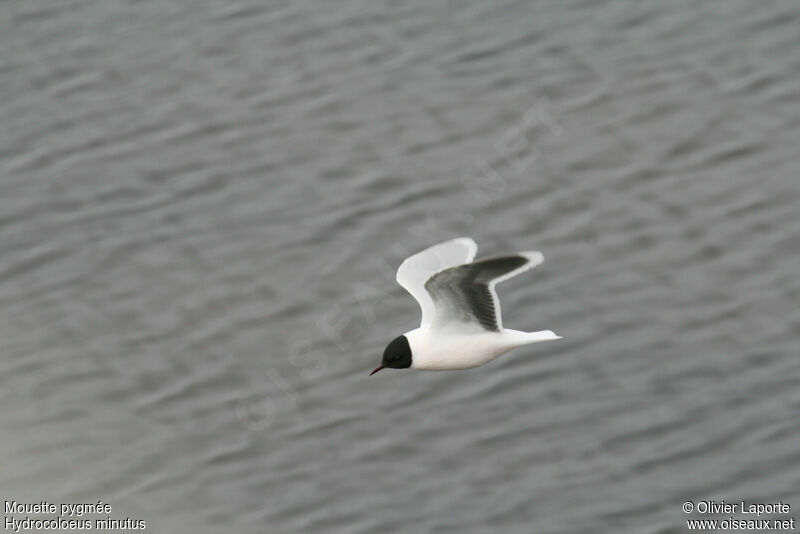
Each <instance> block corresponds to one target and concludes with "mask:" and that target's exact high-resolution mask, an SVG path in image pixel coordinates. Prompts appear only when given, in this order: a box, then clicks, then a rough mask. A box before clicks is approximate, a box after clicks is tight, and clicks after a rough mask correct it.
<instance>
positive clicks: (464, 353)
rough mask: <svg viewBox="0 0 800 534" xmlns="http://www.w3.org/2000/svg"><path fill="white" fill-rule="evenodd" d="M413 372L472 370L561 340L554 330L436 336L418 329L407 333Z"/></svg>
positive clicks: (427, 330) (462, 333) (446, 333)
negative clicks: (524, 349) (515, 352)
mask: <svg viewBox="0 0 800 534" xmlns="http://www.w3.org/2000/svg"><path fill="white" fill-rule="evenodd" d="M405 336H406V337H407V338H408V343H409V345H410V347H411V353H412V354H413V355H414V358H413V360H412V361H411V368H412V369H421V370H425V371H446V370H456V369H471V368H472V367H478V366H479V365H483V364H485V363H488V362H490V361H492V360H494V359H495V358H497V357H498V356H502V355H503V354H505V353H506V352H508V351H510V350H513V349H515V348H517V347H522V346H525V345H530V344H532V343H539V342H541V341H550V340H554V339H561V336H558V335H556V334H555V333H554V332H553V331H551V330H542V331H540V332H521V331H519V330H511V329H508V328H504V329H503V330H501V331H500V332H489V331H484V332H479V333H475V332H457V331H454V332H436V331H431V329H427V328H417V329H415V330H411V331H410V332H406V333H405Z"/></svg>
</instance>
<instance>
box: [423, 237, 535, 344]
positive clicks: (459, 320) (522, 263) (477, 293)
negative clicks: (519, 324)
mask: <svg viewBox="0 0 800 534" xmlns="http://www.w3.org/2000/svg"><path fill="white" fill-rule="evenodd" d="M542 261H543V257H542V255H541V253H539V252H520V253H518V254H514V255H511V256H502V257H497V258H488V259H485V260H479V261H476V262H472V263H468V264H465V265H458V266H456V267H450V268H448V269H444V270H442V271H439V272H438V273H436V274H434V275H433V276H431V277H430V278H429V279H428V281H427V282H426V283H425V289H426V291H427V292H428V294H429V295H430V297H431V300H433V303H434V307H435V316H434V320H433V323H432V324H431V326H432V327H434V328H443V327H448V326H453V325H459V326H465V327H477V328H481V329H484V330H488V331H493V332H498V331H500V330H501V329H502V328H503V323H502V318H501V314H500V304H499V302H498V301H497V294H496V293H495V291H494V286H495V284H497V283H498V282H501V281H503V280H506V279H508V278H511V277H512V276H515V275H517V274H519V273H521V272H524V271H526V270H528V269H530V268H531V267H533V266H535V265H538V264H539V263H541V262H542Z"/></svg>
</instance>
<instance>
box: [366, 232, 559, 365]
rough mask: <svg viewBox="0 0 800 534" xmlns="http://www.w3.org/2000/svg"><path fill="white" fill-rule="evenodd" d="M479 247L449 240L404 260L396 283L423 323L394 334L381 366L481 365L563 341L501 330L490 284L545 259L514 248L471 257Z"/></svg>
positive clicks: (463, 240)
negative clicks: (408, 296)
mask: <svg viewBox="0 0 800 534" xmlns="http://www.w3.org/2000/svg"><path fill="white" fill-rule="evenodd" d="M477 250H478V245H477V244H475V241H473V240H472V239H470V238H468V237H460V238H457V239H451V240H450V241H445V242H444V243H439V244H438V245H434V246H432V247H430V248H427V249H425V250H423V251H422V252H418V253H417V254H414V255H413V256H411V257H409V258H406V260H405V261H403V263H402V264H400V268H399V269H398V270H397V282H398V283H399V284H400V285H401V286H403V287H404V288H405V289H406V290H407V291H408V292H409V293H411V296H412V297H414V299H416V301H417V302H418V303H419V305H420V308H422V322H421V323H420V325H419V328H415V329H414V330H411V331H409V332H406V333H405V334H403V335H401V336H398V337H396V338H394V339H393V340H392V341H391V343H389V345H388V346H387V347H386V350H385V351H384V353H383V361H382V362H381V364H380V365H379V366H378V367H376V368H375V370H374V371H372V372H371V373H370V375H374V374H375V373H377V372H378V371H380V370H381V369H385V368H387V367H388V368H392V369H408V368H411V369H424V370H430V371H443V370H451V369H469V368H471V367H477V366H479V365H483V364H485V363H487V362H489V361H491V360H493V359H495V358H497V357H498V356H500V355H502V354H505V353H506V352H508V351H510V350H512V349H515V348H517V347H522V346H523V345H529V344H531V343H538V342H540V341H549V340H552V339H561V336H557V335H556V334H555V333H554V332H552V331H551V330H542V331H539V332H521V331H519V330H511V329H509V328H503V322H502V320H501V318H500V303H499V302H498V300H497V293H495V290H494V286H495V285H496V284H497V283H499V282H502V281H503V280H508V279H509V278H511V277H512V276H516V275H518V274H520V273H522V272H525V271H527V270H528V269H531V268H533V267H535V266H537V265H539V264H540V263H542V262H543V261H544V256H542V253H541V252H517V253H516V254H511V255H508V256H498V257H495V258H485V259H482V260H477V261H473V259H474V258H475V253H476V252H477Z"/></svg>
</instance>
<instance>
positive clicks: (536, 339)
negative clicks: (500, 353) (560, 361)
mask: <svg viewBox="0 0 800 534" xmlns="http://www.w3.org/2000/svg"><path fill="white" fill-rule="evenodd" d="M504 332H511V333H513V335H514V337H515V339H514V342H515V343H514V344H515V345H518V346H522V345H530V344H531V343H540V342H542V341H552V340H554V339H561V336H559V335H558V334H556V333H555V332H553V331H552V330H540V331H538V332H520V331H519V330H509V329H505V330H504Z"/></svg>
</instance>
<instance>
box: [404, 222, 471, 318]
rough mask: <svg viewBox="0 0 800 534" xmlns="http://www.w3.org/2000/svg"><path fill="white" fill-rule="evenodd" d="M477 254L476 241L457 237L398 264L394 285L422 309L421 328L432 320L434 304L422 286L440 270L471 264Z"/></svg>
mask: <svg viewBox="0 0 800 534" xmlns="http://www.w3.org/2000/svg"><path fill="white" fill-rule="evenodd" d="M477 251H478V245H477V244H475V241H473V240H472V239H470V238H469V237H459V238H457V239H451V240H450V241H445V242H444V243H439V244H438V245H433V246H432V247H429V248H426V249H425V250H423V251H422V252H418V253H416V254H414V255H413V256H411V257H409V258H406V259H405V261H403V263H401V264H400V267H399V268H398V269H397V283H398V284H400V285H401V286H403V287H404V288H405V289H406V291H408V292H409V293H411V296H412V297H414V298H415V299H416V301H417V302H418V303H419V306H420V308H422V322H421V324H420V327H426V326H428V325H430V324H431V322H432V321H433V317H434V305H433V300H431V296H430V295H429V294H428V292H427V291H426V290H425V282H427V281H428V279H429V278H430V277H431V276H433V275H434V274H436V273H437V272H439V271H441V270H442V269H447V268H448V267H453V266H455V265H462V264H464V263H469V262H471V261H472V259H473V258H474V257H475V253H476V252H477Z"/></svg>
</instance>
